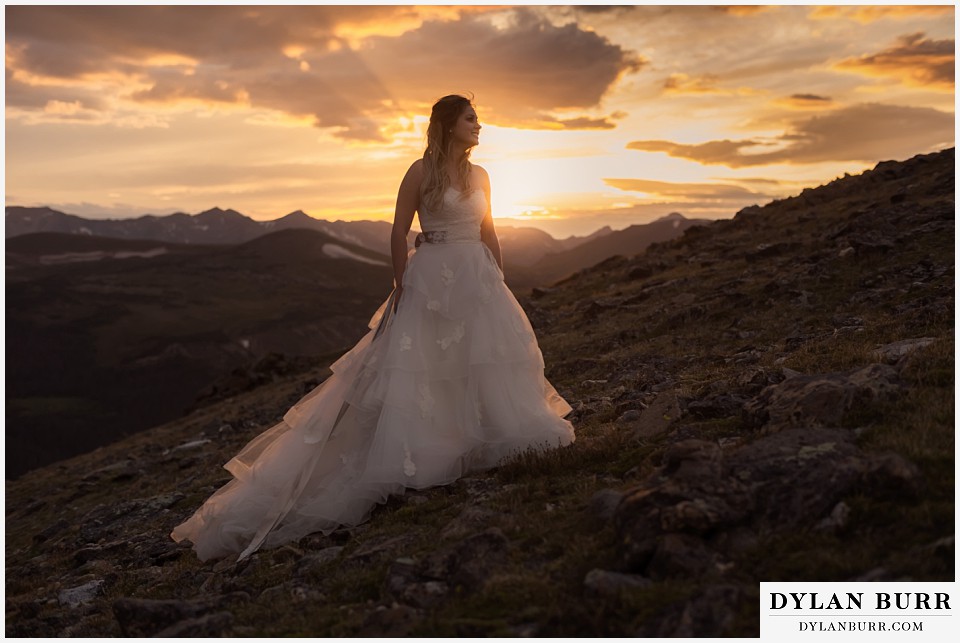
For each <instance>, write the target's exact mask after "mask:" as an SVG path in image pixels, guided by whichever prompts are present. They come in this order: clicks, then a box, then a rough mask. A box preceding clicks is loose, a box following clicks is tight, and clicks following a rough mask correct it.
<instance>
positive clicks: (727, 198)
mask: <svg viewBox="0 0 960 643" xmlns="http://www.w3.org/2000/svg"><path fill="white" fill-rule="evenodd" d="M603 181H604V183H606V184H607V185H609V186H611V187H614V188H617V189H618V190H624V191H628V192H642V193H644V194H647V195H650V198H660V199H668V200H671V201H677V202H680V203H682V202H689V201H695V202H699V203H700V204H704V203H714V204H722V203H728V202H733V203H744V202H756V201H758V200H768V199H770V198H772V196H771V195H770V194H766V193H763V192H757V191H755V190H750V189H747V188H745V187H743V186H740V185H731V184H722V183H672V182H668V181H650V180H647V179H604V180H603ZM772 183H773V184H776V182H775V181H773V182H772Z"/></svg>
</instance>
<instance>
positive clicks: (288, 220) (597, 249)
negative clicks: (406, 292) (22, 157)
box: [5, 206, 709, 288]
mask: <svg viewBox="0 0 960 643" xmlns="http://www.w3.org/2000/svg"><path fill="white" fill-rule="evenodd" d="M706 223H709V222H708V221H706V220H691V219H687V218H685V217H684V216H683V215H681V214H679V213H673V214H670V215H668V216H666V217H664V218H662V219H659V220H657V221H654V222H653V223H650V224H644V225H634V226H630V227H629V228H627V229H626V230H619V231H614V230H611V229H610V227H609V226H604V227H603V228H600V229H598V230H596V231H595V232H593V233H592V234H590V235H588V236H584V237H578V236H572V237H567V238H565V239H555V238H553V237H552V236H550V235H549V234H547V233H546V232H544V231H542V230H539V229H537V228H531V227H516V226H508V225H503V226H499V227H498V228H497V232H498V236H499V239H500V245H501V248H502V250H503V255H504V267H505V273H506V275H507V277H506V278H507V283H508V284H509V285H510V286H511V287H515V288H530V287H533V286H538V285H546V284H549V283H550V282H552V281H556V280H558V279H560V278H563V277H565V276H568V275H570V274H572V273H574V272H576V271H577V270H581V269H583V268H586V267H588V266H590V265H593V264H594V263H596V262H598V261H602V260H603V259H606V258H607V257H610V256H613V255H616V254H621V255H625V256H630V255H633V254H636V253H639V252H642V251H643V250H644V249H645V248H646V247H647V245H649V244H650V243H656V242H659V241H666V240H668V239H672V238H674V237H676V236H679V235H680V234H682V233H683V231H684V230H686V229H687V228H688V227H690V226H693V225H703V224H706ZM5 225H6V229H5V234H6V238H7V239H10V238H15V237H18V236H22V235H27V234H31V233H40V232H58V233H64V234H71V235H77V236H90V237H107V238H112V239H129V240H154V241H160V242H164V243H174V244H184V245H186V244H203V245H226V244H236V243H244V242H246V241H250V240H252V239H255V238H257V237H260V236H263V235H265V234H270V233H271V232H276V231H280V230H289V229H306V230H315V231H318V232H322V233H324V234H326V235H328V236H330V237H333V238H334V239H338V240H340V241H343V242H346V243H349V244H352V245H356V246H361V247H364V248H368V249H370V250H373V251H375V252H378V253H381V254H384V255H387V256H389V255H390V233H391V229H392V224H390V223H389V222H387V221H340V220H338V221H326V220H324V219H317V218H314V217H311V216H310V215H308V214H306V213H305V212H303V211H302V210H297V211H295V212H291V213H290V214H287V215H285V216H283V217H280V218H279V219H274V220H271V221H255V220H253V219H251V218H249V217H247V216H245V215H243V214H241V213H239V212H237V211H236V210H223V209H220V208H213V209H210V210H206V211H204V212H201V213H199V214H196V215H190V214H185V213H176V214H170V215H166V216H155V215H144V216H141V217H137V218H131V219H105V220H101V219H86V218H83V217H78V216H76V215H72V214H66V213H63V212H60V211H58V210H53V209H51V208H47V207H37V208H28V207H22V206H7V208H6V220H5ZM416 234H417V230H415V229H414V230H411V232H410V234H409V235H408V244H409V245H411V246H412V245H413V240H414V237H415V236H416ZM34 243H40V242H39V241H35V242H34ZM57 243H59V244H61V245H62V244H63V240H62V239H61V240H59V241H57ZM80 243H82V242H80ZM158 247H159V246H158ZM183 251H185V250H183ZM65 260H66V259H65Z"/></svg>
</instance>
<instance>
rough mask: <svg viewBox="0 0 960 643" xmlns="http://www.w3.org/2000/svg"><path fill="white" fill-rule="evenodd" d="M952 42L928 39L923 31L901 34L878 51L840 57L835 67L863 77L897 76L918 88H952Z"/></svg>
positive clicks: (950, 89) (946, 89)
mask: <svg viewBox="0 0 960 643" xmlns="http://www.w3.org/2000/svg"><path fill="white" fill-rule="evenodd" d="M954 46H955V45H954V41H953V40H930V39H927V38H924V34H923V33H914V34H910V35H907V36H901V37H900V38H899V39H898V40H897V43H896V44H895V45H893V46H892V47H889V48H887V49H884V50H883V51H881V52H880V53H876V54H871V55H869V56H860V57H859V58H848V59H846V60H842V61H840V62H839V63H837V64H836V65H834V67H835V68H836V69H841V70H844V71H852V72H854V73H858V74H862V75H864V76H872V77H879V78H896V79H899V80H900V81H902V82H904V83H906V84H909V85H913V86H918V87H926V88H928V89H939V90H943V91H953V86H954V57H955V54H954Z"/></svg>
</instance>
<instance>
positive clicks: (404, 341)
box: [400, 333, 413, 351]
mask: <svg viewBox="0 0 960 643" xmlns="http://www.w3.org/2000/svg"><path fill="white" fill-rule="evenodd" d="M412 345H413V339H412V338H411V337H410V335H407V334H406V333H404V334H403V335H401V336H400V350H402V351H408V350H410V347H411V346H412Z"/></svg>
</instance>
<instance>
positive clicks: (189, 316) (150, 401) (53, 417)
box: [6, 213, 393, 476]
mask: <svg viewBox="0 0 960 643" xmlns="http://www.w3.org/2000/svg"><path fill="white" fill-rule="evenodd" d="M209 216H210V218H212V219H213V220H220V219H224V220H229V219H231V218H234V215H232V214H229V213H211V214H210V215H209ZM7 244H8V253H7V258H8V259H7V261H8V271H7V284H6V297H7V309H6V322H7V323H6V339H7V356H6V357H7V360H6V364H7V429H6V450H7V475H8V476H16V475H19V474H20V473H22V472H24V471H26V470H29V469H30V468H33V467H36V466H39V465H42V464H45V463H48V462H53V461H55V460H58V459H61V458H64V457H67V456H70V455H73V454H76V453H81V452H84V451H87V450H89V449H92V448H94V447H96V446H99V445H101V444H106V443H108V442H111V441H113V440H115V439H117V438H118V437H120V436H121V435H128V434H130V433H133V432H136V431H138V430H141V429H143V428H146V427H148V426H153V425H155V424H157V423H159V422H164V421H167V420H169V419H172V418H175V417H178V416H179V415H180V414H182V413H183V412H184V411H185V410H186V409H187V408H189V407H190V406H191V405H193V404H194V402H195V401H196V399H197V396H198V395H199V394H200V393H201V391H203V390H204V389H206V393H205V395H206V396H207V397H212V398H216V397H217V396H218V395H219V393H218V390H217V386H218V382H219V383H220V384H219V386H220V388H221V389H222V388H223V386H227V387H228V388H231V390H232V389H235V388H236V386H237V383H236V381H235V380H236V378H233V379H234V381H233V383H230V384H224V383H223V381H221V380H223V378H225V377H227V376H228V375H230V373H231V372H233V371H235V370H236V369H243V368H250V367H252V366H253V365H254V364H256V363H257V362H258V361H259V360H261V359H263V358H265V357H267V356H268V355H270V354H273V353H276V354H282V355H285V356H286V359H295V358H298V357H304V358H311V359H316V358H317V356H322V355H324V354H326V353H329V352H331V351H336V350H338V349H342V348H343V347H345V346H349V345H351V344H352V343H353V342H355V341H356V340H357V339H359V338H360V337H361V336H362V334H363V330H364V328H365V325H366V322H367V321H368V320H369V318H370V316H371V315H372V313H373V311H374V310H375V308H376V306H377V305H378V304H379V303H380V302H381V301H382V300H383V299H384V298H385V297H386V295H387V294H388V293H389V291H390V289H391V287H392V272H393V271H392V269H391V268H390V267H389V259H388V258H387V257H384V256H382V255H378V254H376V253H373V252H371V251H369V250H367V249H366V248H361V247H359V246H353V245H351V244H347V243H344V242H342V241H340V240H339V239H335V238H333V237H330V236H329V235H325V234H323V233H320V232H315V231H310V230H287V231H281V232H276V233H272V234H268V235H264V236H261V237H259V238H257V239H255V240H253V241H249V242H247V243H245V244H241V245H237V246H214V247H203V248H201V247H198V246H189V245H175V244H164V243H160V242H149V241H148V242H144V241H128V240H117V239H103V238H96V237H80V236H68V235H52V234H42V235H26V236H23V237H18V238H15V239H10V240H8V241H7ZM158 249H162V250H164V252H162V253H160V252H156V250H158ZM117 255H121V256H127V257H129V258H125V259H116V258H114V257H116V256H117ZM78 256H79V257H80V259H78V258H77V257H78ZM92 257H98V258H92ZM51 258H54V259H51ZM11 260H12V261H13V265H14V267H13V268H12V269H11Z"/></svg>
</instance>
